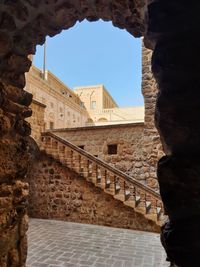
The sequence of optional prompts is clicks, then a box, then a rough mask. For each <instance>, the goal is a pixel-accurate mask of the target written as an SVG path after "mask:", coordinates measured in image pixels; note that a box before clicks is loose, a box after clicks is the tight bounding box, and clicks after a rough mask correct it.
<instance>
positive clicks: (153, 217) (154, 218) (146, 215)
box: [144, 213, 157, 222]
mask: <svg viewBox="0 0 200 267" xmlns="http://www.w3.org/2000/svg"><path fill="white" fill-rule="evenodd" d="M144 216H145V218H147V219H149V220H151V221H154V222H157V214H155V213H154V214H153V213H152V214H151V213H149V214H144Z"/></svg>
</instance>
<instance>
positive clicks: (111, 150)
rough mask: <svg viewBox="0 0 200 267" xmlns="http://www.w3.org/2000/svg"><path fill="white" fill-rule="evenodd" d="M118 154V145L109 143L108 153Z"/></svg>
mask: <svg viewBox="0 0 200 267" xmlns="http://www.w3.org/2000/svg"><path fill="white" fill-rule="evenodd" d="M116 154H117V145H116V144H114V145H108V155H116Z"/></svg>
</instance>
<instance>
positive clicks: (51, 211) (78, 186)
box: [28, 154, 159, 231]
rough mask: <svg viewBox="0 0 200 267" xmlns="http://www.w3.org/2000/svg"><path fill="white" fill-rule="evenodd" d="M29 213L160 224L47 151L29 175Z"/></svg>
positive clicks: (138, 225) (144, 226) (126, 224)
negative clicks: (81, 175) (119, 199)
mask: <svg viewBox="0 0 200 267" xmlns="http://www.w3.org/2000/svg"><path fill="white" fill-rule="evenodd" d="M28 182H29V183H30V196H29V199H30V201H29V215H30V216H31V217H36V218H45V219H48V218H51V219H61V220H65V221H72V222H79V223H88V224H98V225H107V226H113V227H120V228H128V229H137V230H146V231H159V227H158V226H156V225H155V224H154V223H153V222H151V221H149V220H147V219H146V218H145V217H144V216H143V215H141V214H138V213H136V212H134V210H133V209H132V208H129V207H126V206H125V205H124V204H123V203H121V202H120V201H118V200H116V199H114V198H113V197H112V196H110V195H109V194H107V193H104V191H103V190H102V189H100V188H97V187H95V186H94V185H93V184H92V183H90V182H87V181H86V180H85V179H84V178H80V177H79V176H78V175H77V174H75V173H74V172H72V171H70V170H69V169H67V168H66V167H63V166H62V165H61V164H60V163H57V162H56V161H55V160H53V159H51V158H48V157H47V156H46V155H45V154H42V155H40V156H39V158H38V160H36V161H35V162H34V164H33V167H32V168H31V170H30V172H29V175H28Z"/></svg>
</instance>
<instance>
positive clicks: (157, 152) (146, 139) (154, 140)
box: [140, 45, 164, 188]
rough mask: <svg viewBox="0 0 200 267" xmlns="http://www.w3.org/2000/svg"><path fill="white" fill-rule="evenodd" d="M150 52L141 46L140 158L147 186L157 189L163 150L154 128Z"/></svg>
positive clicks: (154, 96)
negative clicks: (142, 119) (142, 100)
mask: <svg viewBox="0 0 200 267" xmlns="http://www.w3.org/2000/svg"><path fill="white" fill-rule="evenodd" d="M151 58H152V51H151V50H149V49H147V48H145V47H144V45H143V46H142V94H143V96H144V105H145V124H144V130H143V134H142V137H141V139H142V140H141V147H140V149H141V150H142V157H141V161H142V162H143V164H144V165H145V166H144V168H143V173H144V174H146V176H147V178H148V179H147V184H148V185H149V186H150V187H152V188H157V186H158V182H157V174H156V172H157V162H158V160H159V159H160V158H161V157H162V156H163V154H164V153H163V148H162V144H161V141H160V137H159V133H158V130H157V129H156V127H155V121H154V114H155V106H156V99H157V94H158V87H157V84H156V81H155V79H154V77H153V73H152V70H151Z"/></svg>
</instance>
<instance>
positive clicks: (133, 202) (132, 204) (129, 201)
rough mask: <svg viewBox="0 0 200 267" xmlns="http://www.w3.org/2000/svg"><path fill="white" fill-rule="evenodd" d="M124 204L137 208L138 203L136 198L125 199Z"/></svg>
mask: <svg viewBox="0 0 200 267" xmlns="http://www.w3.org/2000/svg"><path fill="white" fill-rule="evenodd" d="M124 204H125V205H126V206H129V207H131V208H134V209H135V204H136V203H135V201H134V200H127V201H124Z"/></svg>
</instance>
